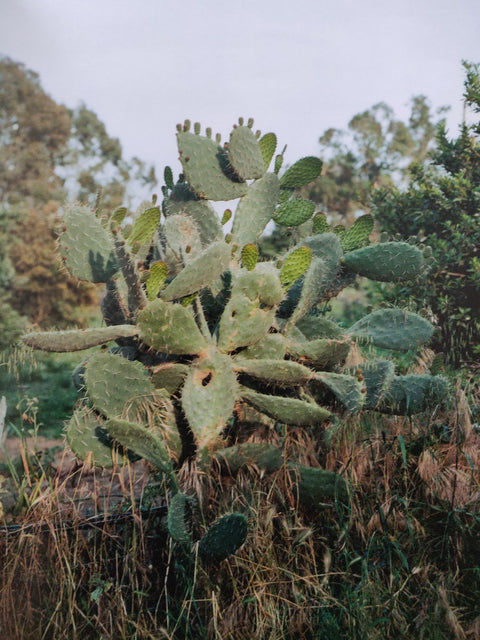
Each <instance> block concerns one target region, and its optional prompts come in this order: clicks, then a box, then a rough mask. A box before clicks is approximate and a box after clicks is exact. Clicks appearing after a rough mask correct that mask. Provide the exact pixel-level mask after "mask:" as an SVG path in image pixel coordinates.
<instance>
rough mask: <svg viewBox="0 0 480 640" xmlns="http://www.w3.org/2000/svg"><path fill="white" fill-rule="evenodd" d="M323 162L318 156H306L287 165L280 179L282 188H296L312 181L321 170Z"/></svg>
mask: <svg viewBox="0 0 480 640" xmlns="http://www.w3.org/2000/svg"><path fill="white" fill-rule="evenodd" d="M322 166H323V163H322V161H321V160H320V158H315V157H314V156H307V157H306V158H301V159H300V160H297V162H295V164H294V165H292V166H291V167H289V168H288V169H287V170H286V171H285V173H284V174H283V176H282V177H281V179H280V185H281V186H282V188H294V189H295V188H297V187H302V186H303V185H304V184H308V183H309V182H313V180H315V179H316V178H318V176H319V175H320V172H321V171H322Z"/></svg>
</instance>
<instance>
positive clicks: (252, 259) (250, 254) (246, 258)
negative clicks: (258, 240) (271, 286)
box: [241, 243, 259, 271]
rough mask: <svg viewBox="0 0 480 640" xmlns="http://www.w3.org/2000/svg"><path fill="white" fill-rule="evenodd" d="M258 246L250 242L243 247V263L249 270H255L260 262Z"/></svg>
mask: <svg viewBox="0 0 480 640" xmlns="http://www.w3.org/2000/svg"><path fill="white" fill-rule="evenodd" d="M258 255H259V254H258V247H257V245H256V244H253V243H249V244H246V245H245V246H244V247H242V253H241V258H242V264H243V266H244V267H245V269H247V271H253V270H254V269H255V267H256V266H257V262H258Z"/></svg>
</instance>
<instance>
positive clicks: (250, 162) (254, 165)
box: [228, 127, 265, 180]
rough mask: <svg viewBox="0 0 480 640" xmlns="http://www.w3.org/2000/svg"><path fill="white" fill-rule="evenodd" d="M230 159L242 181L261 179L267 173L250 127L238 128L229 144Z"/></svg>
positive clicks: (233, 132)
mask: <svg viewBox="0 0 480 640" xmlns="http://www.w3.org/2000/svg"><path fill="white" fill-rule="evenodd" d="M228 158H229V160H230V164H231V165H232V167H233V169H234V171H235V173H236V174H237V176H238V177H239V178H240V179H241V180H252V179H257V178H261V177H262V176H263V174H264V173H265V163H264V161H263V156H262V151H261V149H260V145H259V143H258V140H257V138H256V137H255V134H254V133H253V131H252V130H251V129H250V127H236V128H235V129H234V130H233V131H232V133H231V135H230V142H229V143H228Z"/></svg>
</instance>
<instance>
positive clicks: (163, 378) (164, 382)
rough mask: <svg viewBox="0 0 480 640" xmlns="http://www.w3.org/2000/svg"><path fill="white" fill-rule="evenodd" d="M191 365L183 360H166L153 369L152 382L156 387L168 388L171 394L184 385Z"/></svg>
mask: <svg viewBox="0 0 480 640" xmlns="http://www.w3.org/2000/svg"><path fill="white" fill-rule="evenodd" d="M188 371H189V366H188V365H186V364H182V363H181V362H165V363H163V364H159V365H157V366H156V367H154V369H153V374H152V384H153V386H154V387H155V389H166V390H167V391H168V392H169V393H170V394H173V393H175V392H176V391H178V389H179V388H180V387H181V386H182V384H183V381H184V380H185V377H186V375H187V373H188Z"/></svg>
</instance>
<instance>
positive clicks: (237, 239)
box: [232, 173, 280, 247]
mask: <svg viewBox="0 0 480 640" xmlns="http://www.w3.org/2000/svg"><path fill="white" fill-rule="evenodd" d="M279 192H280V184H279V181H278V177H277V176H276V175H275V174H274V173H267V174H266V175H264V176H263V178H260V180H255V182H253V183H252V184H251V185H250V186H249V187H248V191H247V193H246V195H245V196H244V197H243V198H241V200H240V202H239V203H238V206H237V208H236V211H235V218H234V220H233V225H232V243H233V244H237V245H238V246H239V247H243V246H244V245H246V244H249V243H250V242H256V241H257V240H258V237H259V236H260V234H261V233H262V231H263V230H264V229H265V227H266V226H267V224H268V223H269V222H270V220H271V219H272V216H273V214H274V211H275V207H276V205H277V201H278V194H279Z"/></svg>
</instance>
